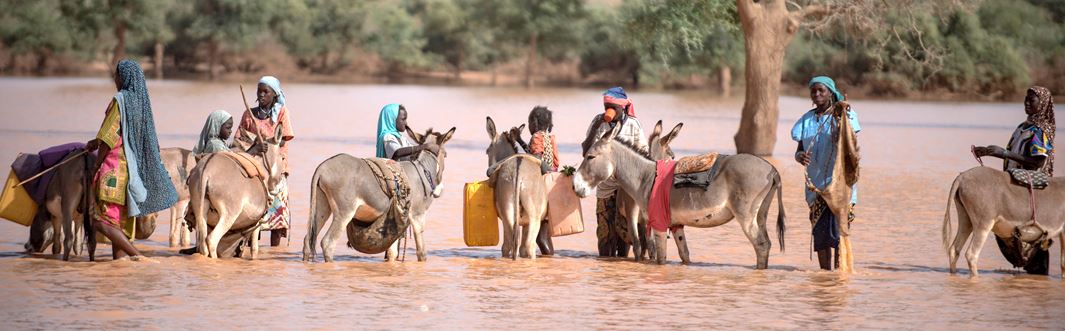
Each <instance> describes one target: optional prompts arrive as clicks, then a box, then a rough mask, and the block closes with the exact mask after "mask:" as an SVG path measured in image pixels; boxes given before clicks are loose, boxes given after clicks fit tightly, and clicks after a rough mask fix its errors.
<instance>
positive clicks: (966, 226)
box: [947, 204, 973, 274]
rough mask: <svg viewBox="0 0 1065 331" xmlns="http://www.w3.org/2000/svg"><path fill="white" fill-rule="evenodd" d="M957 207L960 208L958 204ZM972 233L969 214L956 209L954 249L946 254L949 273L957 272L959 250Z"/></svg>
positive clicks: (962, 209) (961, 209)
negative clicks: (948, 260)
mask: <svg viewBox="0 0 1065 331" xmlns="http://www.w3.org/2000/svg"><path fill="white" fill-rule="evenodd" d="M958 207H962V206H961V205H960V204H959V205H958ZM972 232H973V222H972V219H970V218H969V214H968V213H967V212H965V208H958V233H957V235H955V236H954V247H951V250H950V251H948V252H947V255H948V256H949V258H950V273H951V274H953V273H957V272H958V258H959V257H961V250H962V248H964V247H965V242H966V241H969V235H971V234H972Z"/></svg>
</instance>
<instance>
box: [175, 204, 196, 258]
mask: <svg viewBox="0 0 1065 331" xmlns="http://www.w3.org/2000/svg"><path fill="white" fill-rule="evenodd" d="M188 213H189V202H188V201H187V200H186V201H184V202H181V201H178V205H177V216H174V217H175V218H176V220H177V222H176V223H177V226H178V232H179V233H181V240H180V241H179V243H178V246H179V247H188V246H189V245H192V238H191V233H190V231H189V227H188V226H186V225H185V214H188Z"/></svg>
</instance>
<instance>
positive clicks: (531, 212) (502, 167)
mask: <svg viewBox="0 0 1065 331" xmlns="http://www.w3.org/2000/svg"><path fill="white" fill-rule="evenodd" d="M486 121H487V125H486V127H485V128H486V130H487V131H488V137H489V139H491V143H489V144H488V150H487V151H486V152H487V153H488V166H489V170H488V185H489V186H491V187H492V188H493V194H494V196H495V207H496V213H497V214H498V215H499V219H500V221H501V222H502V223H503V249H502V252H503V257H509V258H512V259H517V258H518V255H519V253H520V255H521V257H523V258H530V259H536V237H537V235H538V234H539V233H540V225H541V223H542V222H543V220H544V218H545V217H547V184H545V183H544V179H543V178H544V177H543V174H541V172H540V160H537V159H536V158H534V157H531V156H530V155H528V154H518V153H517V152H518V151H517V150H516V149H515V147H514V143H515V137H513V136H512V134H513V133H515V132H521V130H523V129H525V124H522V125H521V126H520V127H518V128H517V129H515V130H511V131H505V132H503V133H497V132H496V124H495V121H492V118H491V117H488V118H487V119H486ZM522 229H524V232H522ZM519 244H520V247H519Z"/></svg>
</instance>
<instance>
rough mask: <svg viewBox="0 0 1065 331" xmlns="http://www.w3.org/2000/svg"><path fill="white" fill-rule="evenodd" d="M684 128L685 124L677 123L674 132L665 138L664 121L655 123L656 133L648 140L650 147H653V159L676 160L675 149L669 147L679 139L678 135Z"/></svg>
mask: <svg viewBox="0 0 1065 331" xmlns="http://www.w3.org/2000/svg"><path fill="white" fill-rule="evenodd" d="M683 127H684V123H677V126H674V127H673V130H672V131H670V132H669V133H667V134H666V135H664V136H663V135H662V121H661V120H660V121H658V123H655V129H654V131H652V132H651V136H650V137H648V138H647V142H648V145H650V146H651V157H652V158H654V159H655V160H666V159H673V158H676V155H674V154H673V148H671V147H669V143H671V142H673V139H676V138H677V135H678V134H680V129H681V128H683Z"/></svg>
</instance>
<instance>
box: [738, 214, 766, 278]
mask: <svg viewBox="0 0 1065 331" xmlns="http://www.w3.org/2000/svg"><path fill="white" fill-rule="evenodd" d="M736 219H737V220H738V221H739V222H740V228H742V229H743V234H744V235H746V236H747V240H750V241H751V246H754V254H755V256H756V262H757V264H756V265H755V269H765V268H768V267H769V246H770V245H769V236H768V234H767V233H766V229H765V227H764V226H759V224H758V221H757V220H756V219H755V217H752V216H749V215H744V214H736Z"/></svg>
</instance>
